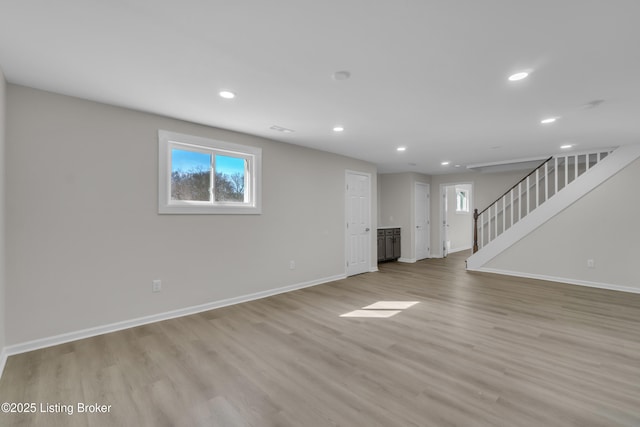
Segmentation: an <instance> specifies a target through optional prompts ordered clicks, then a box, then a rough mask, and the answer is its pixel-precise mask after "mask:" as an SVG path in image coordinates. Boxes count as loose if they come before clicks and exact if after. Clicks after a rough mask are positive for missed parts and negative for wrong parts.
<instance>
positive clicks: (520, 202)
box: [518, 181, 522, 221]
mask: <svg viewBox="0 0 640 427" xmlns="http://www.w3.org/2000/svg"><path fill="white" fill-rule="evenodd" d="M521 219H522V181H521V182H519V183H518V221H520V220H521Z"/></svg>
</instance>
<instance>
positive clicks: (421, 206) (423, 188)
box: [414, 182, 431, 260]
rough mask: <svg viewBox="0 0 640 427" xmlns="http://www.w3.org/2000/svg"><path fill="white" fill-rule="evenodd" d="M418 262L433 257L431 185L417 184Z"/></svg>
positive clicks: (415, 192) (415, 195)
mask: <svg viewBox="0 0 640 427" xmlns="http://www.w3.org/2000/svg"><path fill="white" fill-rule="evenodd" d="M414 197H415V209H416V212H415V213H416V215H415V218H416V260H421V259H425V258H428V257H429V256H431V253H430V252H431V248H430V247H429V246H430V233H429V227H430V220H429V217H430V215H429V209H430V203H429V184H423V183H421V182H416V183H415V191H414Z"/></svg>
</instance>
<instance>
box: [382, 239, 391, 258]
mask: <svg viewBox="0 0 640 427" xmlns="http://www.w3.org/2000/svg"><path fill="white" fill-rule="evenodd" d="M384 240H385V244H384V259H393V235H390V236H389V235H386V236H384Z"/></svg>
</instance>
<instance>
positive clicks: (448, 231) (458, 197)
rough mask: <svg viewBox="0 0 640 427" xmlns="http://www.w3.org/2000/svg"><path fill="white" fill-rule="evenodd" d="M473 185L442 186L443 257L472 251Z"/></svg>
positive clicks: (441, 233) (441, 235)
mask: <svg viewBox="0 0 640 427" xmlns="http://www.w3.org/2000/svg"><path fill="white" fill-rule="evenodd" d="M472 195H473V183H471V182H461V183H454V184H441V185H440V196H441V199H440V218H441V225H442V227H441V230H440V237H441V238H440V242H441V248H442V256H443V257H446V256H447V255H448V254H449V253H454V252H460V251H464V250H469V249H471V246H472V236H473V232H472V231H473V221H472V218H473V214H472V211H473V208H472V207H473V203H472V202H473V200H472Z"/></svg>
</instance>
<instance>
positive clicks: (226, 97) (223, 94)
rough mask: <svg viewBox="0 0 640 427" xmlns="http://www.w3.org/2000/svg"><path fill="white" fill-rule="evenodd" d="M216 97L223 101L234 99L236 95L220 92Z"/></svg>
mask: <svg viewBox="0 0 640 427" xmlns="http://www.w3.org/2000/svg"><path fill="white" fill-rule="evenodd" d="M218 95H220V96H221V97H223V98H224V99H233V98H235V97H236V94H235V93H233V92H231V91H229V90H221V91H220V92H219V93H218Z"/></svg>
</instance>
